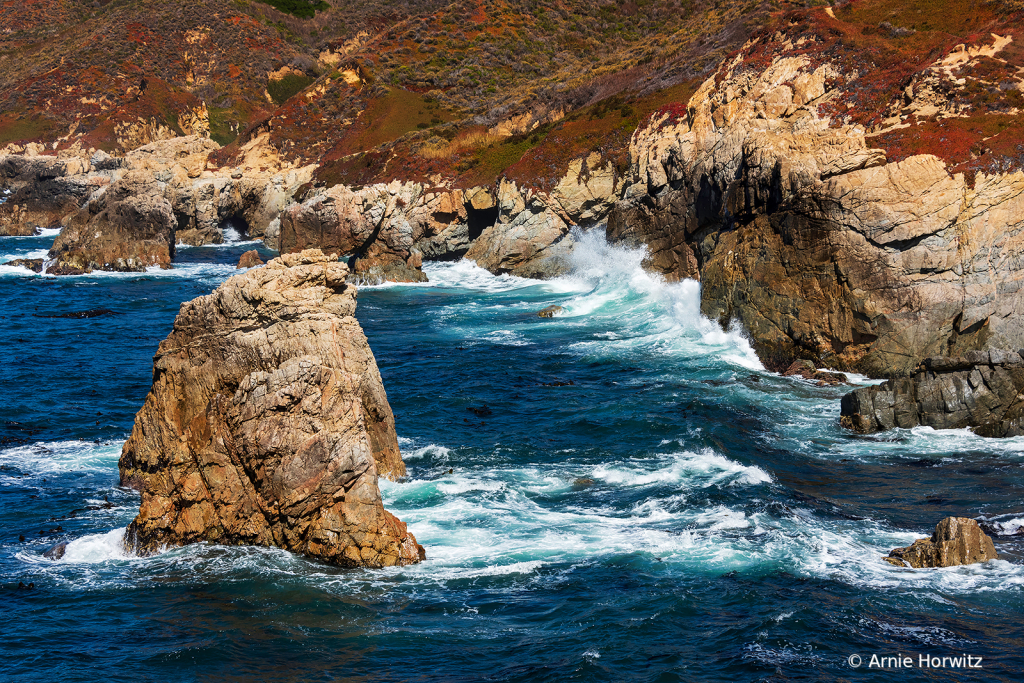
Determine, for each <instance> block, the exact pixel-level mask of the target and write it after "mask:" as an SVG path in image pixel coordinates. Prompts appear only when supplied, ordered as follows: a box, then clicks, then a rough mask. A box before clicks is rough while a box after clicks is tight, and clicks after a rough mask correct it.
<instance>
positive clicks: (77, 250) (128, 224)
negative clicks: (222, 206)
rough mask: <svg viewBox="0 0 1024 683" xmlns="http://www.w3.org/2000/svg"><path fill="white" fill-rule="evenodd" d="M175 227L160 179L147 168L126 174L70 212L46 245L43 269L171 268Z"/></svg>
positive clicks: (54, 271) (65, 272)
mask: <svg viewBox="0 0 1024 683" xmlns="http://www.w3.org/2000/svg"><path fill="white" fill-rule="evenodd" d="M176 227H177V220H176V219H175V218H174V212H173V210H172V208H171V205H170V203H169V202H168V201H167V200H166V199H165V198H164V197H163V194H162V192H161V188H160V184H159V183H158V181H157V180H155V179H154V178H153V176H152V175H151V174H149V173H146V172H145V171H133V172H130V173H127V174H125V176H124V177H122V178H121V179H120V180H118V181H117V182H115V183H113V184H112V185H110V186H108V187H104V188H101V189H100V190H99V191H98V192H97V193H96V194H94V195H93V196H92V197H91V198H90V199H89V201H88V202H87V203H86V206H85V207H84V208H82V209H81V210H79V211H78V212H76V213H75V214H73V215H72V216H71V218H70V219H69V220H68V221H67V225H66V226H65V228H64V229H63V230H62V231H61V233H60V235H58V236H57V239H56V240H54V242H53V246H52V247H51V248H50V260H51V262H50V263H49V264H48V265H47V272H48V273H52V274H55V275H71V274H77V273H88V272H91V271H93V270H113V271H127V272H130V271H144V270H145V269H146V268H148V267H150V266H160V267H161V268H170V267H171V259H172V258H173V257H174V244H175V237H174V231H175V228H176Z"/></svg>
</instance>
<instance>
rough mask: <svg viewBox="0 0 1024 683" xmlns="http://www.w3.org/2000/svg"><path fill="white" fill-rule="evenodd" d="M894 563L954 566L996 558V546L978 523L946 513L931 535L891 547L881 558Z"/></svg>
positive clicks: (919, 566) (924, 566) (920, 566)
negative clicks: (886, 554)
mask: <svg viewBox="0 0 1024 683" xmlns="http://www.w3.org/2000/svg"><path fill="white" fill-rule="evenodd" d="M882 559H884V560H885V561H886V562H888V563H889V564H893V565H895V566H897V567H904V566H907V565H909V566H911V567H913V568H915V569H923V568H926V567H955V566H957V565H961V564H974V563H976V562H988V561H989V560H995V559H998V555H996V548H995V546H994V545H993V544H992V539H991V538H989V537H988V536H987V535H986V534H985V532H984V531H982V530H981V527H980V526H978V523H977V522H976V521H974V520H973V519H970V518H968V517H946V518H945V519H944V520H942V521H941V522H939V523H938V524H937V525H936V526H935V533H933V534H932V537H931V538H922V539H920V540H917V541H914V543H913V545H910V546H907V547H906V548H895V549H893V550H892V551H891V552H890V553H889V556H888V557H885V558H882Z"/></svg>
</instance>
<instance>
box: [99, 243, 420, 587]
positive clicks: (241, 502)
mask: <svg viewBox="0 0 1024 683" xmlns="http://www.w3.org/2000/svg"><path fill="white" fill-rule="evenodd" d="M348 275H349V272H348V268H347V267H346V266H345V264H344V263H339V262H338V261H337V257H333V256H332V257H328V256H325V255H324V254H323V253H322V252H320V251H318V250H307V251H303V252H301V253H298V254H285V255H282V256H281V257H279V258H275V259H272V260H271V261H270V262H269V263H267V264H266V265H265V266H264V267H262V268H253V269H251V270H247V271H245V272H243V273H240V274H238V275H235V276H234V277H232V278H230V279H229V280H227V281H226V282H225V283H224V284H223V285H221V286H220V287H219V288H218V289H217V290H216V291H215V292H214V293H213V294H210V295H208V296H203V297H199V298H198V299H194V300H192V301H189V302H186V303H184V304H182V306H181V310H180V312H179V314H178V317H177V319H176V320H175V323H174V329H173V330H172V332H171V334H170V336H168V338H167V339H165V340H164V341H163V342H162V343H161V344H160V347H159V349H158V351H157V354H156V356H155V358H154V363H153V368H154V372H153V387H152V389H151V391H150V393H149V395H148V396H147V398H146V402H145V405H144V406H143V407H142V409H141V410H140V411H139V413H138V415H137V416H136V420H135V426H134V429H133V430H132V433H131V436H130V438H129V439H128V441H127V442H126V443H125V445H124V449H123V451H122V454H121V460H120V463H119V467H120V473H121V482H122V484H123V485H125V486H131V487H134V488H137V489H139V490H140V491H141V493H142V501H141V505H140V507H139V514H138V516H137V517H136V518H135V520H134V521H133V522H132V523H131V525H130V526H129V528H128V531H127V533H126V536H125V543H126V546H127V547H129V548H130V549H132V550H134V551H136V552H139V553H142V554H148V553H152V552H156V551H157V550H158V549H159V548H161V547H163V546H165V545H182V544H186V543H193V542H199V541H209V542H214V543H224V544H252V545H262V546H279V547H282V548H286V549H288V550H291V551H294V552H298V553H302V554H305V555H307V556H309V557H313V558H316V559H319V560H323V561H326V562H330V563H334V564H338V565H343V566H352V567H355V566H366V567H383V566H392V565H400V564H409V563H414V562H419V561H420V560H421V559H423V557H424V553H423V550H422V547H421V546H419V545H418V544H417V543H416V539H415V538H414V537H413V535H412V534H410V533H408V531H407V530H406V527H405V524H403V523H402V522H401V521H399V520H398V519H397V518H395V517H394V516H393V515H391V514H390V513H388V512H387V511H385V510H384V507H383V505H382V503H381V497H380V491H379V489H378V485H377V478H378V476H386V477H391V478H397V477H401V476H402V475H404V473H405V466H404V465H403V463H402V459H401V455H400V453H399V450H398V440H397V436H396V434H395V428H394V417H393V415H392V413H391V408H390V407H389V406H388V402H387V396H386V394H385V392H384V387H383V385H382V384H381V379H380V373H379V372H378V370H377V365H376V362H375V361H374V358H373V353H372V352H371V351H370V348H369V345H368V344H367V341H366V337H365V336H364V335H363V332H362V330H361V329H360V327H359V323H358V322H357V321H356V319H355V318H354V317H353V313H354V311H355V305H356V301H355V294H356V290H355V287H353V286H351V285H350V284H347V278H348Z"/></svg>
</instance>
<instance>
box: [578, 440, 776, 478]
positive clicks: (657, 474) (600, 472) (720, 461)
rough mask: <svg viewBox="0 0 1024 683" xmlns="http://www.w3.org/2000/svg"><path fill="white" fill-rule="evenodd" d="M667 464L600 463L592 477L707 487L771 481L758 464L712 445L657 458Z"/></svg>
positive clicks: (769, 476)
mask: <svg viewBox="0 0 1024 683" xmlns="http://www.w3.org/2000/svg"><path fill="white" fill-rule="evenodd" d="M666 459H667V460H668V464H667V465H665V466H663V467H659V468H657V469H654V470H650V469H647V468H642V467H635V466H634V467H623V466H621V465H617V466H616V465H598V466H597V467H596V468H595V469H594V471H593V473H592V474H591V476H592V477H594V478H595V479H601V480H602V481H605V482H607V483H609V484H618V485H625V486H650V485H652V484H678V485H685V486H694V487H695V486H700V487H708V486H713V485H716V484H722V483H725V484H728V485H748V486H754V485H757V484H769V483H771V482H772V478H771V475H769V474H768V473H767V472H765V471H764V470H763V469H761V468H760V467H757V466H756V465H749V466H745V465H741V464H739V463H737V462H734V461H732V460H730V459H728V458H726V457H724V456H722V455H719V454H718V453H715V452H714V451H712V450H711V449H705V450H703V451H701V452H700V453H692V452H688V451H686V452H682V453H674V454H672V455H669V456H667V458H663V459H660V460H659V461H657V462H664V461H665V460H666Z"/></svg>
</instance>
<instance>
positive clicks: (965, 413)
mask: <svg viewBox="0 0 1024 683" xmlns="http://www.w3.org/2000/svg"><path fill="white" fill-rule="evenodd" d="M841 419H842V424H843V426H845V427H847V428H848V429H852V430H854V431H857V432H860V433H862V434H869V433H872V432H879V431H884V430H887V429H893V428H895V427H903V428H904V429H909V428H910V427H917V426H918V425H924V426H926V427H934V428H935V429H963V428H965V427H967V428H971V429H973V430H974V431H975V432H976V433H978V434H980V435H981V436H991V437H1006V436H1020V435H1021V434H1024V360H1022V359H1021V356H1020V354H1019V353H1018V352H1016V351H1001V350H992V351H969V352H967V353H966V354H964V355H963V356H959V357H953V358H949V357H937V358H929V359H928V360H926V361H925V362H924V363H922V364H921V366H920V367H919V368H918V369H917V371H916V372H915V373H914V374H913V375H912V376H910V377H903V378H899V379H891V380H888V381H886V382H884V383H883V384H880V385H877V386H869V387H862V388H860V389H857V390H856V391H853V392H851V393H849V394H847V395H846V396H844V397H843V402H842V418H841Z"/></svg>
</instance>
